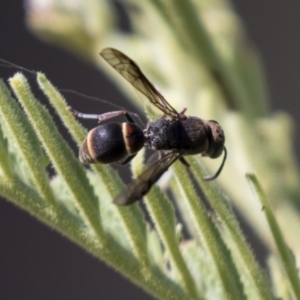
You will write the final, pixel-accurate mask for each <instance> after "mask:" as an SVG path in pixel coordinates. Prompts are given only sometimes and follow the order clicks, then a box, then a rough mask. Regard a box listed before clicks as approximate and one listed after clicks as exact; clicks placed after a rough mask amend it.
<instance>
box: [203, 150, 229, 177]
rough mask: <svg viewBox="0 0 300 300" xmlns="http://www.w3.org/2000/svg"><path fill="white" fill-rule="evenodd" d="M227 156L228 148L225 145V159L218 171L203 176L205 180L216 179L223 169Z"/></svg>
mask: <svg viewBox="0 0 300 300" xmlns="http://www.w3.org/2000/svg"><path fill="white" fill-rule="evenodd" d="M226 158H227V149H226V147H224V157H223V161H222V163H221V166H220V167H219V169H218V171H217V172H216V173H215V174H214V175H208V176H205V177H203V180H205V181H210V180H214V179H216V178H217V177H218V176H219V175H220V173H221V172H222V170H223V167H224V164H225V161H226Z"/></svg>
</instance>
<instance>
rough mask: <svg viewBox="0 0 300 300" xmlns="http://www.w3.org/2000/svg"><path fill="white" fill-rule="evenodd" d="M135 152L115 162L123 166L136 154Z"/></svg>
mask: <svg viewBox="0 0 300 300" xmlns="http://www.w3.org/2000/svg"><path fill="white" fill-rule="evenodd" d="M136 154H137V153H135V154H132V155H130V156H128V157H126V158H125V159H124V160H122V161H117V162H116V164H118V165H120V166H125V165H127V164H128V163H129V162H130V161H131V160H132V159H133V158H134V157H135V156H136Z"/></svg>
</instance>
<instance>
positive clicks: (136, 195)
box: [113, 152, 181, 205]
mask: <svg viewBox="0 0 300 300" xmlns="http://www.w3.org/2000/svg"><path fill="white" fill-rule="evenodd" d="M180 157H181V154H180V153H178V152H168V153H164V154H163V155H162V156H161V157H160V158H159V159H158V160H157V161H156V162H154V163H153V164H151V165H150V166H149V167H148V168H147V169H146V170H145V171H143V172H142V173H141V174H140V175H139V176H138V177H137V178H136V179H135V180H133V181H132V182H131V183H129V184H128V185H127V187H126V188H125V189H124V190H123V191H122V192H121V193H120V194H119V195H118V196H117V197H116V198H115V199H114V201H113V202H114V203H115V204H117V205H128V204H131V203H133V202H135V201H137V200H140V199H141V198H142V197H143V196H144V195H145V194H146V193H147V192H148V191H149V190H150V188H151V187H152V185H153V184H154V183H155V182H156V181H157V180H158V179H159V178H160V177H161V176H162V174H163V173H164V172H166V171H167V170H168V168H169V167H170V166H171V165H172V164H173V163H174V162H175V161H176V160H177V159H178V158H180Z"/></svg>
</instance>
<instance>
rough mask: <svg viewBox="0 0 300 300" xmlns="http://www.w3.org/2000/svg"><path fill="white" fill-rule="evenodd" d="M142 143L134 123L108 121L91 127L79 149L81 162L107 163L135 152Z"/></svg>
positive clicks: (141, 135) (142, 138) (138, 129)
mask: <svg viewBox="0 0 300 300" xmlns="http://www.w3.org/2000/svg"><path fill="white" fill-rule="evenodd" d="M143 145H144V136H143V131H142V130H141V128H140V127H139V126H138V125H136V124H134V123H108V124H103V125H99V126H97V127H96V128H94V129H92V130H91V131H90V132H89V133H88V135H87V137H86V139H85V140H84V142H83V144H82V146H81V147H80V149H79V160H80V162H82V163H86V164H91V163H103V164H108V163H112V162H116V161H120V160H121V159H123V158H125V157H126V156H128V155H131V154H133V153H136V152H137V151H139V150H140V149H141V148H142V147H143Z"/></svg>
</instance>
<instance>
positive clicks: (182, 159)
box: [179, 156, 190, 167]
mask: <svg viewBox="0 0 300 300" xmlns="http://www.w3.org/2000/svg"><path fill="white" fill-rule="evenodd" d="M179 160H180V162H181V163H182V164H184V165H185V166H186V167H189V166H190V164H189V163H188V162H187V161H186V159H185V158H184V157H183V156H181V157H180V158H179Z"/></svg>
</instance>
